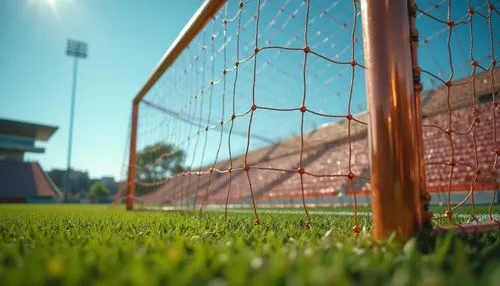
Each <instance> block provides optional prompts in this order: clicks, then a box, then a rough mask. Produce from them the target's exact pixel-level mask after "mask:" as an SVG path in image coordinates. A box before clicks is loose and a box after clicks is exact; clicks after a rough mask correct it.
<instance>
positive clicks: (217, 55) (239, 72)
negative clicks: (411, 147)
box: [116, 0, 500, 232]
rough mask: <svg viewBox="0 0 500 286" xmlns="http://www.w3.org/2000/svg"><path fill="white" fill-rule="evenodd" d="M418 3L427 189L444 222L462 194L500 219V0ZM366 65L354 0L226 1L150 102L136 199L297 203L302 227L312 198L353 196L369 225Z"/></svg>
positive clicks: (171, 203)
mask: <svg viewBox="0 0 500 286" xmlns="http://www.w3.org/2000/svg"><path fill="white" fill-rule="evenodd" d="M416 4H417V6H415V12H416V13H415V14H414V15H413V16H414V19H413V20H414V23H415V25H413V29H415V31H417V30H418V32H419V34H420V36H419V42H418V44H419V45H418V46H419V47H418V58H419V59H418V67H419V68H418V71H419V72H420V74H421V82H422V85H423V87H424V89H423V92H422V93H421V94H420V99H421V105H422V115H423V131H422V133H423V136H424V137H423V142H424V157H425V163H426V165H425V169H426V177H427V190H428V191H429V192H430V193H431V195H432V201H431V205H438V206H439V205H441V206H443V207H444V208H445V209H444V210H443V212H444V211H446V212H444V213H443V212H441V209H436V210H435V212H436V213H437V215H435V219H436V221H440V219H441V218H443V217H444V218H448V219H449V221H452V222H457V220H456V219H457V218H458V217H459V216H460V215H459V214H456V215H453V213H454V211H455V210H457V209H463V207H462V208H460V206H462V205H464V204H468V205H470V206H471V208H470V211H467V212H466V213H467V219H466V220H463V219H462V220H460V221H459V222H461V223H463V222H466V221H467V220H470V221H471V222H478V221H484V220H486V221H489V220H494V219H498V215H497V214H494V211H493V207H492V206H493V204H495V203H496V202H497V200H498V199H497V196H496V190H497V188H496V186H497V182H496V180H497V179H496V161H497V156H498V155H500V148H499V147H498V143H497V139H496V138H497V136H496V134H497V123H496V118H497V116H496V112H497V111H496V110H497V106H498V103H497V99H496V94H498V90H499V88H498V87H497V85H496V84H495V83H498V82H499V81H500V78H498V77H500V73H499V72H498V70H497V69H496V61H495V48H496V47H497V46H498V44H499V41H498V40H497V39H498V36H500V35H496V34H495V33H497V31H496V29H495V28H494V27H495V22H497V21H498V10H497V9H496V7H495V5H497V3H495V2H494V1H468V2H465V1H464V2H462V1H416ZM363 62H364V55H363V42H362V36H361V5H360V3H359V2H358V1H333V2H330V1H314V0H313V1H290V0H289V1H270V0H250V1H243V2H239V1H228V2H227V3H226V4H225V5H224V6H223V8H222V9H220V11H218V12H217V13H216V14H215V15H214V16H213V17H212V19H211V20H210V22H209V23H208V25H207V26H206V27H205V28H204V29H203V30H202V32H200V33H199V34H198V35H197V36H196V38H195V39H194V40H193V41H192V42H191V43H190V44H189V46H188V47H187V48H186V49H185V50H184V51H183V52H182V53H181V55H180V56H179V58H178V59H177V60H176V61H175V62H174V63H173V65H172V66H171V67H170V68H169V69H168V70H167V71H166V72H165V73H164V74H163V75H162V76H161V78H160V80H159V81H158V82H156V84H155V85H154V87H153V88H152V89H151V90H150V91H149V92H148V93H147V95H146V96H145V97H144V99H143V100H142V101H141V102H140V105H139V118H138V132H137V150H135V151H136V155H137V164H136V169H137V176H136V180H135V184H136V197H135V206H136V207H143V208H149V207H154V208H157V207H162V208H164V209H173V208H180V209H197V210H199V211H200V212H201V211H202V210H204V209H211V208H222V209H224V211H225V214H226V215H227V213H228V209H232V208H250V209H251V210H252V211H253V213H254V216H255V222H256V223H259V211H263V210H265V209H267V208H277V207H300V208H302V209H303V211H304V214H305V216H306V226H310V225H311V217H310V214H309V209H310V208H311V207H318V206H325V207H326V206H327V207H330V206H352V207H353V209H352V213H350V215H352V217H353V225H354V227H353V230H354V231H355V232H359V231H360V227H359V223H358V206H359V205H366V206H367V205H369V203H370V197H369V190H370V179H369V178H370V173H369V172H370V171H369V162H368V158H369V157H368V133H367V120H368V118H367V113H366V111H365V110H366V98H365V78H364V72H365V69H366V68H370V67H365V65H364V63H363ZM414 64H415V63H414ZM415 65H416V64H415ZM126 170H127V166H124V174H126ZM125 188H126V186H125V185H124V186H123V188H121V189H122V190H123V191H121V192H120V193H119V194H118V195H117V198H116V201H120V198H124V197H125V192H124V190H125ZM477 204H486V205H489V206H490V207H489V215H487V216H486V217H485V216H480V215H476V211H475V206H476V205H477ZM455 213H457V212H455ZM458 213H460V212H458Z"/></svg>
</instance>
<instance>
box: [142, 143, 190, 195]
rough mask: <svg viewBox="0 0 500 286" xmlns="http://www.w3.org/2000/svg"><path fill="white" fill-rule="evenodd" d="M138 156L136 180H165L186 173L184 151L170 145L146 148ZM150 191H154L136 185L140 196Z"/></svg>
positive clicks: (161, 144) (159, 144) (162, 144)
mask: <svg viewBox="0 0 500 286" xmlns="http://www.w3.org/2000/svg"><path fill="white" fill-rule="evenodd" d="M136 156H137V158H136V165H137V168H136V180H139V181H142V182H151V181H159V180H163V179H165V178H167V177H169V176H172V175H175V174H178V173H182V172H184V171H185V168H184V167H183V163H184V157H185V155H184V151H183V150H181V149H178V148H176V147H175V146H173V145H171V144H168V143H156V144H154V145H150V146H146V147H145V148H144V149H143V150H141V151H139V152H137V155H136ZM148 191H152V189H151V188H145V187H141V186H140V185H136V192H137V194H138V195H140V194H143V193H145V192H148Z"/></svg>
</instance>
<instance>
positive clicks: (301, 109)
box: [300, 105, 307, 113]
mask: <svg viewBox="0 0 500 286" xmlns="http://www.w3.org/2000/svg"><path fill="white" fill-rule="evenodd" d="M306 111H307V108H306V107H305V106H304V105H302V106H301V107H300V112H302V113H304V112H306Z"/></svg>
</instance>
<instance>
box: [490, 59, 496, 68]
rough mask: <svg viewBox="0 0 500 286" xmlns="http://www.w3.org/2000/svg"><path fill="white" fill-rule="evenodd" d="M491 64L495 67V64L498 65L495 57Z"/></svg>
mask: <svg viewBox="0 0 500 286" xmlns="http://www.w3.org/2000/svg"><path fill="white" fill-rule="evenodd" d="M491 65H492V66H493V67H494V66H496V65H497V60H495V59H493V60H491Z"/></svg>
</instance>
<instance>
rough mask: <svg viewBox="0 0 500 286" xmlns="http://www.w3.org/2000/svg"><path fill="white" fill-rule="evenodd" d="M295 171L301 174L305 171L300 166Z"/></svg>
mask: <svg viewBox="0 0 500 286" xmlns="http://www.w3.org/2000/svg"><path fill="white" fill-rule="evenodd" d="M297 172H299V174H301V175H303V174H304V173H305V172H306V170H304V168H302V167H300V168H298V169H297Z"/></svg>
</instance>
